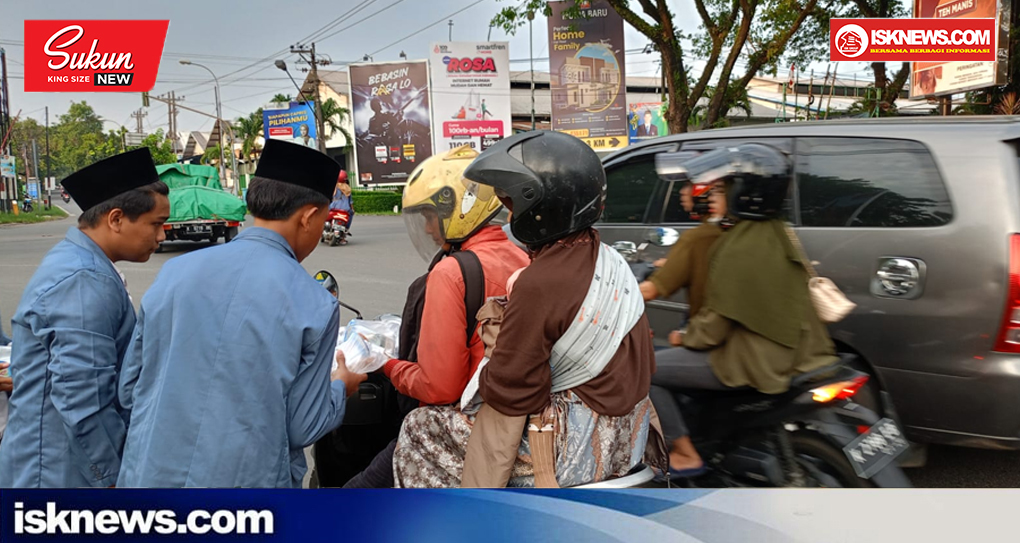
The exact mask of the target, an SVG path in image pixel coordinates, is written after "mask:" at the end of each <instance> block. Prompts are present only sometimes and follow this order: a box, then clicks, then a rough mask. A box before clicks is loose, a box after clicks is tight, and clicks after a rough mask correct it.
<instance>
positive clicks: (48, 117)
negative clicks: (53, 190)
mask: <svg viewBox="0 0 1020 543" xmlns="http://www.w3.org/2000/svg"><path fill="white" fill-rule="evenodd" d="M49 180H50V106H46V181H47V182H49Z"/></svg>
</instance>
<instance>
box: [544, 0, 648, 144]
mask: <svg viewBox="0 0 1020 543" xmlns="http://www.w3.org/2000/svg"><path fill="white" fill-rule="evenodd" d="M573 4H574V3H573V2H572V1H570V2H550V4H549V5H550V7H552V15H550V16H549V67H550V72H551V73H550V75H549V77H550V86H551V89H552V129H553V130H556V131H558V132H566V133H568V134H571V135H573V136H576V137H578V138H581V139H583V140H584V141H585V143H587V144H588V145H590V146H591V147H592V148H593V149H595V150H596V151H612V150H614V149H622V148H624V147H626V146H627V145H628V142H629V139H630V138H629V136H628V134H629V130H628V128H627V89H626V83H625V81H626V70H625V67H624V47H623V45H624V44H623V19H622V18H621V17H620V15H619V14H618V13H616V10H614V9H613V8H612V7H610V6H609V3H608V2H606V1H605V0H592V1H591V2H581V6H580V7H581V12H582V14H583V16H582V17H578V18H571V17H569V16H567V14H566V13H564V12H565V11H566V10H567V9H568V8H569V7H571V6H572V5H573Z"/></svg>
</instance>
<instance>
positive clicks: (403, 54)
mask: <svg viewBox="0 0 1020 543" xmlns="http://www.w3.org/2000/svg"><path fill="white" fill-rule="evenodd" d="M400 58H402V59H404V60H407V53H405V52H403V51H401V52H400Z"/></svg>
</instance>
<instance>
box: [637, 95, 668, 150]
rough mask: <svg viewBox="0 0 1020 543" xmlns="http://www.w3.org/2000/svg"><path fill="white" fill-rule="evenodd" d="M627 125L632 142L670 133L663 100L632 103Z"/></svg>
mask: <svg viewBox="0 0 1020 543" xmlns="http://www.w3.org/2000/svg"><path fill="white" fill-rule="evenodd" d="M627 127H628V129H629V130H630V141H631V143H633V142H636V141H641V140H646V139H650V138H655V137H658V136H665V135H667V134H669V126H668V125H667V124H666V119H663V118H662V102H644V103H640V104H631V105H630V111H629V112H628V113H627Z"/></svg>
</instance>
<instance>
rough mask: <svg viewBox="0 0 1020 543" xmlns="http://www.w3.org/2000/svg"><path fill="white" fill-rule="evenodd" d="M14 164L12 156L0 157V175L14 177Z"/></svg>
mask: <svg viewBox="0 0 1020 543" xmlns="http://www.w3.org/2000/svg"><path fill="white" fill-rule="evenodd" d="M14 165H15V160H14V157H13V156H4V157H0V177H16V175H15V173H14Z"/></svg>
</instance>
